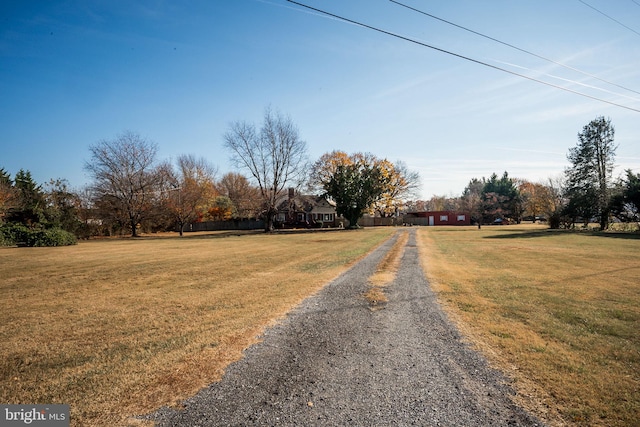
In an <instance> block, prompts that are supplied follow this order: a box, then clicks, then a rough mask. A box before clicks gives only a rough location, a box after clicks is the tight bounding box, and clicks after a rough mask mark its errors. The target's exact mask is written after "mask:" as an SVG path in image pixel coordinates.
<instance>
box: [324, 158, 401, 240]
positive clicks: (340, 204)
mask: <svg viewBox="0 0 640 427" xmlns="http://www.w3.org/2000/svg"><path fill="white" fill-rule="evenodd" d="M389 171H390V164H389V162H388V161H387V160H386V159H385V160H383V159H378V158H376V157H375V156H373V155H372V154H369V153H364V154H363V153H355V154H352V155H348V154H347V153H345V152H343V151H333V152H331V153H327V154H324V155H323V156H322V157H321V158H320V159H319V160H318V161H316V163H315V164H314V165H313V168H312V183H313V185H315V186H319V187H320V188H321V189H322V190H323V191H324V194H325V196H327V197H328V198H330V199H331V200H333V201H334V202H335V204H336V212H337V213H338V215H343V216H344V217H345V218H346V219H347V220H348V221H349V227H350V228H356V227H358V220H359V219H360V218H361V217H362V215H363V214H364V213H365V212H366V211H368V210H370V209H372V208H373V206H374V205H375V203H377V202H379V201H380V200H381V199H382V197H383V195H384V194H385V192H387V191H389V185H390V183H391V182H392V178H391V175H390V173H389Z"/></svg>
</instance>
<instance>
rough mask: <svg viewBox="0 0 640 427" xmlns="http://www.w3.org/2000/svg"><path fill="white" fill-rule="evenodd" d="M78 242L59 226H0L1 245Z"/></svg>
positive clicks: (65, 244)
mask: <svg viewBox="0 0 640 427" xmlns="http://www.w3.org/2000/svg"><path fill="white" fill-rule="evenodd" d="M77 243H78V239H77V238H76V236H75V235H74V234H72V233H69V232H68V231H64V230H62V229H60V228H51V229H48V230H32V229H30V228H28V227H25V226H24V225H17V224H4V225H1V226H0V245H2V246H14V245H18V246H69V245H75V244H77Z"/></svg>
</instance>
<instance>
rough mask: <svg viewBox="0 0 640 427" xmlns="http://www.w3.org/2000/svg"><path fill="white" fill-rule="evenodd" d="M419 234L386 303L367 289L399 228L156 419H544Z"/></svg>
mask: <svg viewBox="0 0 640 427" xmlns="http://www.w3.org/2000/svg"><path fill="white" fill-rule="evenodd" d="M409 233H410V236H409V241H408V242H407V244H406V246H405V251H404V254H403V257H402V260H401V265H400V269H399V271H398V275H397V277H396V279H395V280H394V282H393V283H391V284H390V285H388V286H387V287H386V288H385V293H386V294H387V297H388V299H389V301H388V302H387V303H386V304H385V305H384V306H383V307H382V308H381V309H376V310H372V309H371V308H370V306H369V304H368V302H367V301H366V300H365V299H364V298H363V296H362V295H363V293H364V292H366V290H367V287H368V284H367V278H368V277H369V276H370V275H371V274H373V273H374V271H375V269H376V266H377V264H378V262H379V261H380V260H381V259H382V258H383V257H384V255H385V254H386V253H387V252H388V251H389V249H391V247H392V246H393V243H394V242H395V240H396V239H397V236H398V233H396V235H395V236H394V237H393V238H391V239H389V240H388V241H386V242H385V243H384V244H383V245H381V246H380V247H378V248H377V249H376V250H374V251H373V252H372V253H371V254H369V255H368V256H367V257H366V258H364V259H363V260H362V261H360V262H359V263H357V264H356V265H354V266H353V267H352V268H351V269H350V270H348V271H347V272H345V273H344V274H342V275H341V276H340V277H338V278H337V279H335V280H334V281H333V282H331V283H329V284H328V285H327V286H325V287H324V288H323V289H322V290H321V291H320V292H319V293H317V294H316V295H314V296H312V297H310V298H308V299H306V300H305V301H304V302H303V303H301V304H300V305H299V306H298V307H297V308H295V309H294V310H292V312H290V313H289V315H288V316H287V317H286V318H285V319H284V320H283V321H282V322H280V323H279V324H278V325H276V326H274V327H272V328H270V329H268V330H266V331H265V333H264V334H263V336H262V337H261V339H262V341H261V342H260V343H258V344H255V345H253V346H251V347H249V348H248V349H247V350H246V351H245V353H244V357H243V358H242V360H240V361H238V362H236V363H234V364H232V365H230V366H229V367H228V368H227V370H226V372H225V375H224V377H223V378H222V380H221V381H219V382H217V383H214V384H211V385H210V386H209V387H207V388H205V389H203V390H201V391H200V392H199V393H198V394H197V395H195V396H193V397H191V398H189V399H187V400H186V401H185V402H184V407H185V408H184V409H181V410H175V409H170V408H167V407H164V408H161V409H159V410H158V411H157V412H155V413H153V414H150V415H148V416H147V417H146V418H148V419H152V420H154V421H155V422H156V423H157V425H158V426H189V427H196V426H304V425H306V426H345V425H349V426H449V427H450V426H466V427H469V426H542V425H543V423H542V422H541V421H540V420H538V419H536V418H535V417H534V416H532V415H531V414H528V413H527V412H526V411H524V410H523V409H522V408H519V407H518V406H517V405H516V404H514V402H513V401H512V400H511V397H512V396H513V395H514V391H513V389H512V388H511V387H510V386H509V385H508V381H507V379H506V378H505V377H504V376H503V375H502V374H500V373H499V372H498V371H496V370H494V369H492V368H490V367H489V366H488V364H487V362H486V360H485V359H484V358H483V357H482V356H481V355H480V354H479V353H478V352H476V351H474V350H473V349H471V348H470V347H469V346H468V345H467V344H466V343H464V342H463V340H462V337H461V336H460V334H459V332H458V331H457V329H456V328H455V326H454V325H453V324H452V323H451V322H450V321H449V320H448V319H447V317H446V315H445V314H444V312H443V311H442V309H441V307H440V305H439V304H438V302H437V300H436V297H435V295H434V293H433V291H432V290H431V289H430V287H429V283H428V281H427V280H426V278H425V276H424V273H423V271H422V268H421V265H420V260H419V256H418V250H417V247H416V229H415V228H411V229H409Z"/></svg>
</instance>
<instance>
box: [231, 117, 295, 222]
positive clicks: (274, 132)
mask: <svg viewBox="0 0 640 427" xmlns="http://www.w3.org/2000/svg"><path fill="white" fill-rule="evenodd" d="M224 145H225V147H226V148H227V149H228V150H229V151H230V152H231V161H232V162H233V163H235V165H236V166H237V167H240V168H242V169H245V170H247V171H248V172H249V174H250V175H251V177H252V178H253V180H254V181H255V183H256V186H257V187H258V189H259V190H260V199H261V201H262V205H263V216H264V220H265V221H264V222H265V231H272V230H273V223H274V217H275V215H276V213H277V209H276V202H277V200H278V197H279V196H280V194H281V193H282V192H283V191H284V190H285V188H286V187H288V186H299V185H300V183H301V182H302V180H303V179H304V173H305V171H306V168H307V155H306V150H307V145H306V143H305V142H304V141H303V140H302V139H300V135H299V132H298V128H297V127H296V126H295V125H294V123H293V121H292V120H291V118H289V117H288V116H284V115H282V114H281V113H279V112H273V111H272V110H271V109H270V108H267V109H266V110H265V113H264V122H263V124H262V127H261V128H260V130H257V129H256V126H255V125H253V124H251V123H247V122H243V121H238V122H234V123H232V124H231V126H230V129H229V131H228V132H226V133H225V134H224Z"/></svg>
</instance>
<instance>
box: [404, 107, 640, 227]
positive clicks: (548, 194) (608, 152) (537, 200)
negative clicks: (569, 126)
mask: <svg viewBox="0 0 640 427" xmlns="http://www.w3.org/2000/svg"><path fill="white" fill-rule="evenodd" d="M614 135H615V128H614V126H613V125H612V123H611V119H607V118H605V117H602V116H600V117H596V118H595V119H594V120H592V121H591V122H589V123H588V124H587V125H585V126H584V127H583V129H582V131H581V132H579V133H578V143H577V144H576V146H575V147H573V148H571V149H570V150H569V153H568V154H567V159H568V161H569V162H570V166H569V167H567V168H566V169H565V170H564V173H563V174H562V175H560V176H558V177H555V178H549V179H548V180H547V182H541V183H535V182H530V181H528V180H522V179H517V178H511V177H509V175H508V173H507V172H506V171H505V172H504V173H503V175H502V176H498V175H497V174H496V173H493V174H492V175H491V176H490V177H489V178H488V179H487V178H484V177H483V178H480V179H479V178H473V179H472V180H471V181H470V182H469V184H468V185H467V186H466V187H465V189H464V191H463V193H462V195H461V196H460V197H453V198H447V197H438V196H434V197H433V198H431V200H427V201H416V202H411V204H410V206H409V207H408V209H409V210H417V211H429V210H436V211H437V210H456V211H464V212H469V213H470V214H471V215H472V219H473V221H474V222H475V223H476V224H478V226H479V227H480V226H481V225H482V224H487V223H492V222H495V221H496V220H497V221H505V220H506V221H513V222H516V223H520V222H521V221H523V220H525V219H526V220H532V221H537V220H544V221H548V223H549V226H550V227H551V228H575V226H576V224H583V226H585V227H586V226H587V225H588V224H589V223H592V222H596V223H599V227H600V229H601V230H606V229H607V228H609V225H610V222H611V221H619V222H625V223H630V222H634V223H638V222H640V174H636V173H633V171H632V170H626V171H625V173H624V175H623V176H621V177H617V178H616V177H614V176H613V171H614V168H615V152H616V149H617V145H616V144H615V143H614Z"/></svg>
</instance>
